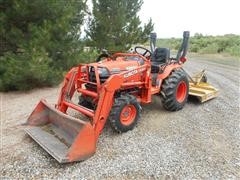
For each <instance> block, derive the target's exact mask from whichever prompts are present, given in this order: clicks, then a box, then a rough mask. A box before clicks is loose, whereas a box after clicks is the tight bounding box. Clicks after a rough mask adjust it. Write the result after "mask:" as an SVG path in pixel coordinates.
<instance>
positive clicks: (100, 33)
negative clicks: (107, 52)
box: [0, 0, 153, 91]
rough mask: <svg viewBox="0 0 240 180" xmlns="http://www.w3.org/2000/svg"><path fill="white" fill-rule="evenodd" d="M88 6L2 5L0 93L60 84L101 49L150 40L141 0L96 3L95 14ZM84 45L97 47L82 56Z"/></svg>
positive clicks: (72, 0) (10, 1)
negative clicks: (72, 70) (142, 23)
mask: <svg viewBox="0 0 240 180" xmlns="http://www.w3.org/2000/svg"><path fill="white" fill-rule="evenodd" d="M86 2H87V1H85V0H7V1H5V0H3V1H0V35H1V37H0V40H1V42H0V43H1V44H0V47H1V49H0V91H9V90H27V89H31V88H35V87H42V86H52V85H55V84H58V83H59V82H60V81H61V80H62V79H63V76H64V74H65V73H66V71H68V70H69V69H70V68H71V67H72V66H74V65H76V64H79V63H83V62H86V61H89V60H93V59H95V58H96V51H97V50H99V49H100V48H108V49H111V50H125V49H127V48H129V46H131V44H133V43H136V42H140V43H144V42H145V41H147V40H148V35H149V33H150V32H151V31H152V30H153V23H152V22H151V20H150V21H149V22H148V23H147V24H145V25H144V26H141V21H140V19H139V17H138V16H137V13H138V11H139V10H140V8H141V5H142V3H143V1H142V0H132V1H129V0H121V1H119V0H92V4H93V9H92V10H90V9H89V8H88V7H87V4H86ZM129 9H131V11H129ZM84 24H87V28H86V30H85V31H86V33H85V34H86V36H85V37H84V38H83V37H82V34H83V32H82V31H83V30H82V26H83V25H84ZM84 46H92V47H96V49H95V50H93V51H90V52H84V51H83V49H84Z"/></svg>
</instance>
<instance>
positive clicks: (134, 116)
mask: <svg viewBox="0 0 240 180" xmlns="http://www.w3.org/2000/svg"><path fill="white" fill-rule="evenodd" d="M140 111H141V107H140V104H139V103H138V102H137V99H136V97H134V96H132V95H128V94H127V95H121V96H120V97H118V98H116V99H115V100H114V104H113V106H112V110H111V112H110V115H109V118H108V119H109V122H110V125H111V127H112V128H113V130H114V131H116V132H118V133H122V132H127V131H129V130H132V129H133V128H134V126H135V125H136V124H137V121H138V120H139V118H140Z"/></svg>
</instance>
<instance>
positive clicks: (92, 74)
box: [89, 71, 109, 84]
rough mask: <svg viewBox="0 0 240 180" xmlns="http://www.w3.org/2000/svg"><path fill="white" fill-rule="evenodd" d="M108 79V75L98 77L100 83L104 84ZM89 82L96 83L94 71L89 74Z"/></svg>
mask: <svg viewBox="0 0 240 180" xmlns="http://www.w3.org/2000/svg"><path fill="white" fill-rule="evenodd" d="M108 78H109V75H101V74H100V75H99V79H100V83H101V84H102V83H104V82H105V81H106V80H107V79H108ZM89 81H91V82H94V83H96V82H97V80H96V74H95V72H94V71H90V72H89Z"/></svg>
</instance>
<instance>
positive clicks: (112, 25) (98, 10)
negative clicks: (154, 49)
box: [86, 0, 153, 51]
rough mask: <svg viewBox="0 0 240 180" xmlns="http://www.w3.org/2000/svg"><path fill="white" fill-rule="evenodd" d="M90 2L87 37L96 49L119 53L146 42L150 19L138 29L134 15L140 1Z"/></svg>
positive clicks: (140, 4)
mask: <svg viewBox="0 0 240 180" xmlns="http://www.w3.org/2000/svg"><path fill="white" fill-rule="evenodd" d="M92 3H93V10H92V17H91V18H90V19H89V23H88V29H87V30H86V34H87V37H88V38H90V40H92V41H91V42H92V45H94V46H95V47H97V48H99V49H100V48H106V49H109V50H112V51H121V50H126V49H128V48H129V47H130V46H131V45H132V44H134V43H144V42H146V41H147V40H148V37H149V34H150V32H151V31H152V30H153V23H152V20H151V19H150V20H149V22H148V23H147V24H145V25H144V26H143V27H142V26H141V21H140V18H139V16H138V15H137V13H138V12H139V10H140V8H141V6H142V4H143V1H142V0H131V1H129V0H92Z"/></svg>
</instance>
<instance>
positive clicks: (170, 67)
mask: <svg viewBox="0 0 240 180" xmlns="http://www.w3.org/2000/svg"><path fill="white" fill-rule="evenodd" d="M181 67H182V64H178V63H176V64H170V65H167V66H166V67H165V70H164V72H163V73H162V74H158V76H157V80H158V81H159V84H158V86H159V87H161V85H162V82H163V80H164V79H165V78H167V77H168V76H169V74H171V73H172V71H173V70H175V69H179V68H181Z"/></svg>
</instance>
